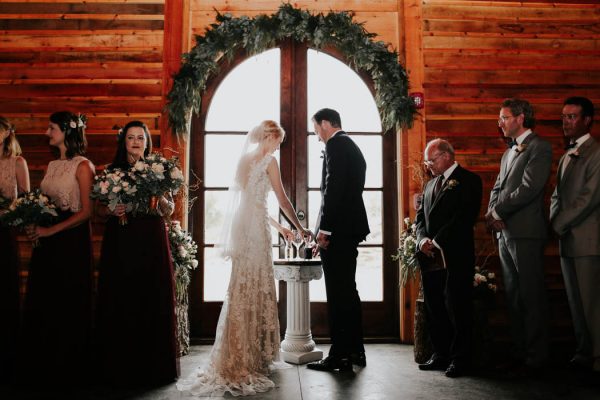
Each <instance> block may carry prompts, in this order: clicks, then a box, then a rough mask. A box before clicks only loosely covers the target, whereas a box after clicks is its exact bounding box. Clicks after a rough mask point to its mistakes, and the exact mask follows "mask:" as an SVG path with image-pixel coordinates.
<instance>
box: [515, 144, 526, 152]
mask: <svg viewBox="0 0 600 400" xmlns="http://www.w3.org/2000/svg"><path fill="white" fill-rule="evenodd" d="M525 149H527V145H526V144H525V143H521V144H519V145H517V148H516V149H515V151H516V152H517V154H518V153H522V152H524V151H525Z"/></svg>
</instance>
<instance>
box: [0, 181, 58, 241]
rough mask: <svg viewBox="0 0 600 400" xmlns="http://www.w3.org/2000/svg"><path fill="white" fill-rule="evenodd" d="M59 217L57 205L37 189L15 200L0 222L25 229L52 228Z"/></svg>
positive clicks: (0, 218)
mask: <svg viewBox="0 0 600 400" xmlns="http://www.w3.org/2000/svg"><path fill="white" fill-rule="evenodd" d="M57 217H58V212H57V208H56V205H55V204H54V203H53V202H52V201H51V200H50V198H49V197H48V196H46V195H45V194H44V193H42V191H41V190H40V189H35V190H33V191H31V192H27V193H24V194H22V195H21V196H19V197H17V198H16V199H14V200H13V201H12V202H11V204H10V205H9V206H8V210H7V211H6V212H5V213H3V214H2V216H1V217H0V221H1V222H2V224H3V225H7V226H13V227H17V228H20V229H24V228H25V227H26V226H28V225H38V226H50V225H52V223H53V222H54V221H55V219H56V218H57ZM38 245H39V242H38V241H37V240H36V241H35V242H33V246H34V247H36V246H38Z"/></svg>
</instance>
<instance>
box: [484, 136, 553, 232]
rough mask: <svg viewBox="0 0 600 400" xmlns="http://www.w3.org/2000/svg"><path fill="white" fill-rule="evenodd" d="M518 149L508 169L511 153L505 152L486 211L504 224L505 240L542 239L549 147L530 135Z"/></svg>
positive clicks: (550, 164)
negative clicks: (490, 212)
mask: <svg viewBox="0 0 600 400" xmlns="http://www.w3.org/2000/svg"><path fill="white" fill-rule="evenodd" d="M521 147H522V150H521V151H520V152H519V153H517V154H516V155H515V156H514V159H513V160H512V162H511V163H510V165H508V161H509V154H510V152H511V151H514V150H512V149H508V150H506V151H505V152H504V155H503V156H502V161H501V163H500V173H499V174H498V178H497V179H496V183H495V184H494V187H493V188H492V192H491V194H490V202H489V205H488V210H491V209H494V210H495V211H496V213H497V214H498V216H500V218H502V221H504V224H505V225H506V228H505V229H503V230H502V235H503V236H504V237H505V238H507V239H519V238H523V239H525V238H527V239H544V238H546V236H547V228H546V216H545V212H544V187H545V185H546V182H548V178H549V176H550V168H551V166H552V146H551V145H550V143H549V142H548V141H546V140H543V139H542V138H540V137H539V136H538V135H536V134H535V133H531V134H529V136H527V137H526V138H525V140H524V141H523V144H522V146H521Z"/></svg>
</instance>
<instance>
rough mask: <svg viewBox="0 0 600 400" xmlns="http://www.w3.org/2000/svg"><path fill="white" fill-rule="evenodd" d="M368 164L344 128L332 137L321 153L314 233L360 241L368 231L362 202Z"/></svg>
mask: <svg viewBox="0 0 600 400" xmlns="http://www.w3.org/2000/svg"><path fill="white" fill-rule="evenodd" d="M366 169H367V164H366V162H365V159H364V157H363V155H362V153H361V151H360V149H359V148H358V146H357V145H356V143H354V141H353V140H352V139H350V137H349V136H348V135H347V134H346V133H345V132H343V131H340V132H338V133H336V134H335V136H333V137H331V138H330V139H329V140H328V141H327V144H326V145H325V151H324V153H323V171H322V179H321V210H320V212H319V218H318V220H317V226H316V230H315V232H318V231H319V230H324V231H327V232H331V234H332V238H335V237H336V236H337V237H340V236H343V237H351V238H353V239H357V240H358V241H362V240H364V239H365V237H366V236H367V235H368V234H369V223H368V221H367V212H366V210H365V204H364V202H363V197H362V193H363V189H364V186H365V173H366Z"/></svg>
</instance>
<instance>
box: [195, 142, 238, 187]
mask: <svg viewBox="0 0 600 400" xmlns="http://www.w3.org/2000/svg"><path fill="white" fill-rule="evenodd" d="M245 140H246V138H245V135H206V141H205V142H204V143H205V146H206V148H205V150H204V154H205V165H206V168H205V170H204V186H206V187H229V185H231V184H232V183H233V177H234V174H235V168H236V166H237V165H236V163H237V160H238V159H239V157H240V155H241V152H242V148H243V146H244V141H245Z"/></svg>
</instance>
